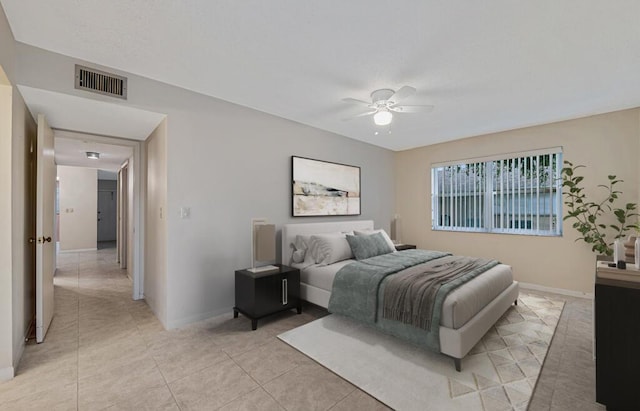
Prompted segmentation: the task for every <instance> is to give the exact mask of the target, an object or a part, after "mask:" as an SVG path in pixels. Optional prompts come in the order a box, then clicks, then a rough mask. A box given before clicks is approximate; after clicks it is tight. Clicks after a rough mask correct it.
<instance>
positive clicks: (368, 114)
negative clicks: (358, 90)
mask: <svg viewBox="0 0 640 411" xmlns="http://www.w3.org/2000/svg"><path fill="white" fill-rule="evenodd" d="M377 111H378V110H373V111H367V112H366V113H360V114H356V115H355V116H351V117H345V118H343V119H342V121H349V120H353V119H354V118H358V117H366V116H370V115H372V114H376V112H377Z"/></svg>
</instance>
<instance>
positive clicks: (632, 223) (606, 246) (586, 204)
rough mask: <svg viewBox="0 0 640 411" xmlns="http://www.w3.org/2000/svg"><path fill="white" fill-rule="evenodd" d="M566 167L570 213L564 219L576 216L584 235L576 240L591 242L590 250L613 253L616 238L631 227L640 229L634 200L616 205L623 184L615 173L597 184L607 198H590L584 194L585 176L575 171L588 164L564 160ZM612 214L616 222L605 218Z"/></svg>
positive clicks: (577, 226)
mask: <svg viewBox="0 0 640 411" xmlns="http://www.w3.org/2000/svg"><path fill="white" fill-rule="evenodd" d="M564 164H565V165H566V167H564V168H563V169H562V173H561V174H562V195H563V196H564V199H565V202H564V204H565V205H566V206H567V209H568V213H567V215H566V216H565V217H564V220H568V219H573V220H575V221H574V223H573V228H575V229H576V230H577V231H578V232H579V233H580V234H581V235H582V237H580V238H578V239H577V240H576V241H579V240H583V241H584V242H586V243H587V244H590V245H591V251H594V252H598V253H599V254H604V255H613V248H612V247H611V246H612V245H613V241H614V240H615V239H617V238H621V237H624V236H625V233H627V232H628V231H630V230H633V229H636V230H637V229H638V223H637V218H636V217H637V216H638V213H636V209H637V205H636V204H635V203H626V204H625V206H624V207H623V208H616V207H615V203H616V202H617V201H618V200H619V198H618V197H619V195H620V194H622V192H621V191H619V190H617V189H616V186H617V184H619V183H622V180H618V179H617V178H616V176H615V175H609V176H608V180H609V181H608V184H606V185H605V184H599V185H598V187H599V188H602V189H603V191H605V194H606V195H605V197H604V198H603V199H602V200H601V201H598V202H594V201H589V200H588V199H587V198H586V195H585V194H584V185H583V181H584V177H583V176H581V175H579V174H578V173H576V170H578V169H580V168H584V167H585V166H582V165H577V166H574V165H573V164H572V163H571V162H569V161H565V162H564ZM611 213H613V215H614V216H615V218H616V220H617V223H615V224H608V223H605V220H609V221H611Z"/></svg>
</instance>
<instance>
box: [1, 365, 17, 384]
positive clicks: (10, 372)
mask: <svg viewBox="0 0 640 411" xmlns="http://www.w3.org/2000/svg"><path fill="white" fill-rule="evenodd" d="M14 376H15V370H14V369H13V367H5V368H0V381H8V380H11V379H13V377H14Z"/></svg>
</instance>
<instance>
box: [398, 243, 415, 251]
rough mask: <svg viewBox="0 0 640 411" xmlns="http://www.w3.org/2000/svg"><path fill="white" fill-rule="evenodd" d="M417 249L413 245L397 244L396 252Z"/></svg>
mask: <svg viewBox="0 0 640 411" xmlns="http://www.w3.org/2000/svg"><path fill="white" fill-rule="evenodd" d="M415 248H416V246H415V245H413V244H396V251H403V250H415Z"/></svg>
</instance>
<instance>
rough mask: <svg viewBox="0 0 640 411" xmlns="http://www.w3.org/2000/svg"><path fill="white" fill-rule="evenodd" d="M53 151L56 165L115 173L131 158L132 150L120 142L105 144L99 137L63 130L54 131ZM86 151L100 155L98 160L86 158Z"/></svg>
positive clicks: (125, 142) (123, 141)
mask: <svg viewBox="0 0 640 411" xmlns="http://www.w3.org/2000/svg"><path fill="white" fill-rule="evenodd" d="M54 137H55V138H54V151H55V160H56V164H57V165H62V166H76V167H89V168H98V169H101V170H107V171H117V170H118V169H119V168H120V166H121V165H122V164H123V163H124V162H125V161H126V160H127V159H128V158H130V157H131V155H132V154H133V148H132V147H131V146H127V145H124V144H127V143H129V144H130V143H131V142H130V141H129V142H127V141H125V140H122V143H121V144H118V143H117V142H115V141H114V142H112V143H105V142H104V139H103V138H101V137H99V136H93V135H89V134H83V133H75V132H70V131H65V130H54ZM87 151H93V152H98V153H100V159H98V160H92V159H89V158H87V154H86V153H87Z"/></svg>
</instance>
